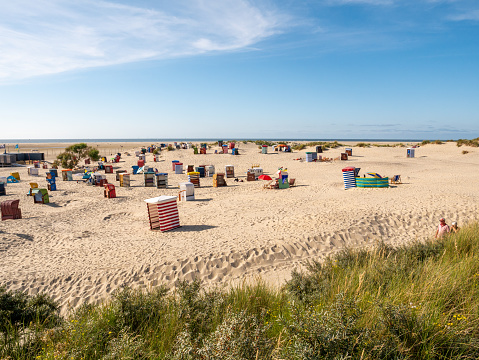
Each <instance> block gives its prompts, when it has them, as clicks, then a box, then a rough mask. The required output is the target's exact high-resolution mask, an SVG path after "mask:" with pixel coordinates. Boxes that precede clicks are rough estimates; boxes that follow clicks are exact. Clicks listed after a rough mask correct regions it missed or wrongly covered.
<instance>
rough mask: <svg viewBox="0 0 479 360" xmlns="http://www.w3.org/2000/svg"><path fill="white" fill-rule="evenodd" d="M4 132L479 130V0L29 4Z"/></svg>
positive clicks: (425, 133) (19, 18)
mask: <svg viewBox="0 0 479 360" xmlns="http://www.w3.org/2000/svg"><path fill="white" fill-rule="evenodd" d="M0 120H1V127H0V139H18V138H22V139H36V138H48V139H51V138H213V139H214V138H308V139H313V138H317V139H321V138H338V139H348V138H350V139H353V138H354V139H358V138H359V139H459V138H473V137H478V136H479V1H477V0H442V1H441V0H314V1H313V0H311V1H308V0H276V1H269V0H264V1H247V0H243V1H240V0H221V1H219V0H216V1H213V0H211V1H208V0H175V1H171V0H170V1H165V0H157V1H148V0H140V1H127V0H117V1H96V0H95V1H94V0H76V1H67V0H44V1H42V0H37V1H24V0H15V1H10V2H7V1H5V2H3V4H2V5H1V11H0Z"/></svg>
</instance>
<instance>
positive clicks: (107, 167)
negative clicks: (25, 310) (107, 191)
mask: <svg viewBox="0 0 479 360" xmlns="http://www.w3.org/2000/svg"><path fill="white" fill-rule="evenodd" d="M105 174H113V165H105Z"/></svg>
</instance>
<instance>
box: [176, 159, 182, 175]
mask: <svg viewBox="0 0 479 360" xmlns="http://www.w3.org/2000/svg"><path fill="white" fill-rule="evenodd" d="M175 174H183V163H180V162H178V163H175Z"/></svg>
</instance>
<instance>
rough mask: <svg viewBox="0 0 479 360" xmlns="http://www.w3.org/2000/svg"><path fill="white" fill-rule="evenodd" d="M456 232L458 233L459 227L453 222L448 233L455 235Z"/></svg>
mask: <svg viewBox="0 0 479 360" xmlns="http://www.w3.org/2000/svg"><path fill="white" fill-rule="evenodd" d="M458 231H459V227H458V226H457V222H455V221H453V222H452V225H451V229H450V232H451V233H454V234H456V233H457V232H458Z"/></svg>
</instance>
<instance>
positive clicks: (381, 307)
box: [0, 223, 479, 359]
mask: <svg viewBox="0 0 479 360" xmlns="http://www.w3.org/2000/svg"><path fill="white" fill-rule="evenodd" d="M0 324H2V329H1V330H2V333H3V335H2V337H1V338H0V358H2V359H3V358H7V359H8V358H11V359H33V358H38V359H71V358H74V359H82V358H83V359H476V358H479V224H478V223H474V224H471V225H469V226H465V227H463V228H462V229H461V231H460V232H459V234H455V235H451V236H449V237H447V238H444V239H442V240H436V241H428V242H425V243H419V242H415V243H411V244H408V245H404V246H401V247H396V248H395V247H391V246H389V245H387V244H385V243H378V244H377V246H376V247H374V248H372V249H359V250H351V249H346V250H343V251H341V252H339V253H337V254H335V255H332V256H331V257H329V258H327V259H326V260H325V261H323V262H321V263H320V262H311V263H310V264H309V266H307V268H306V269H305V271H304V272H296V271H295V272H293V273H292V278H291V280H290V281H289V282H287V284H286V285H285V286H284V287H283V288H282V289H281V290H273V289H271V288H270V287H268V286H267V285H266V284H265V283H263V282H262V281H261V280H259V279H258V280H257V281H256V282H254V283H253V284H247V283H243V284H241V285H238V286H235V287H231V288H214V289H208V290H207V289H205V288H204V287H203V286H202V285H201V283H200V282H198V281H195V282H191V283H187V282H182V283H180V284H179V285H178V286H177V288H176V289H174V290H173V291H168V290H167V289H166V288H163V287H158V288H156V289H154V290H151V291H149V292H142V291H138V290H132V289H129V288H124V289H121V290H119V291H117V292H116V293H115V294H114V296H113V298H112V300H111V301H110V302H109V303H107V304H103V305H98V306H89V305H85V306H82V307H81V308H79V309H77V310H76V311H74V312H71V313H69V314H68V316H67V317H65V318H60V317H59V316H58V312H57V308H56V306H55V305H54V304H53V303H52V302H51V300H48V298H46V297H45V296H44V295H37V296H35V297H29V296H27V295H25V294H22V293H14V292H8V291H6V290H5V288H2V289H1V291H0Z"/></svg>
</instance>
